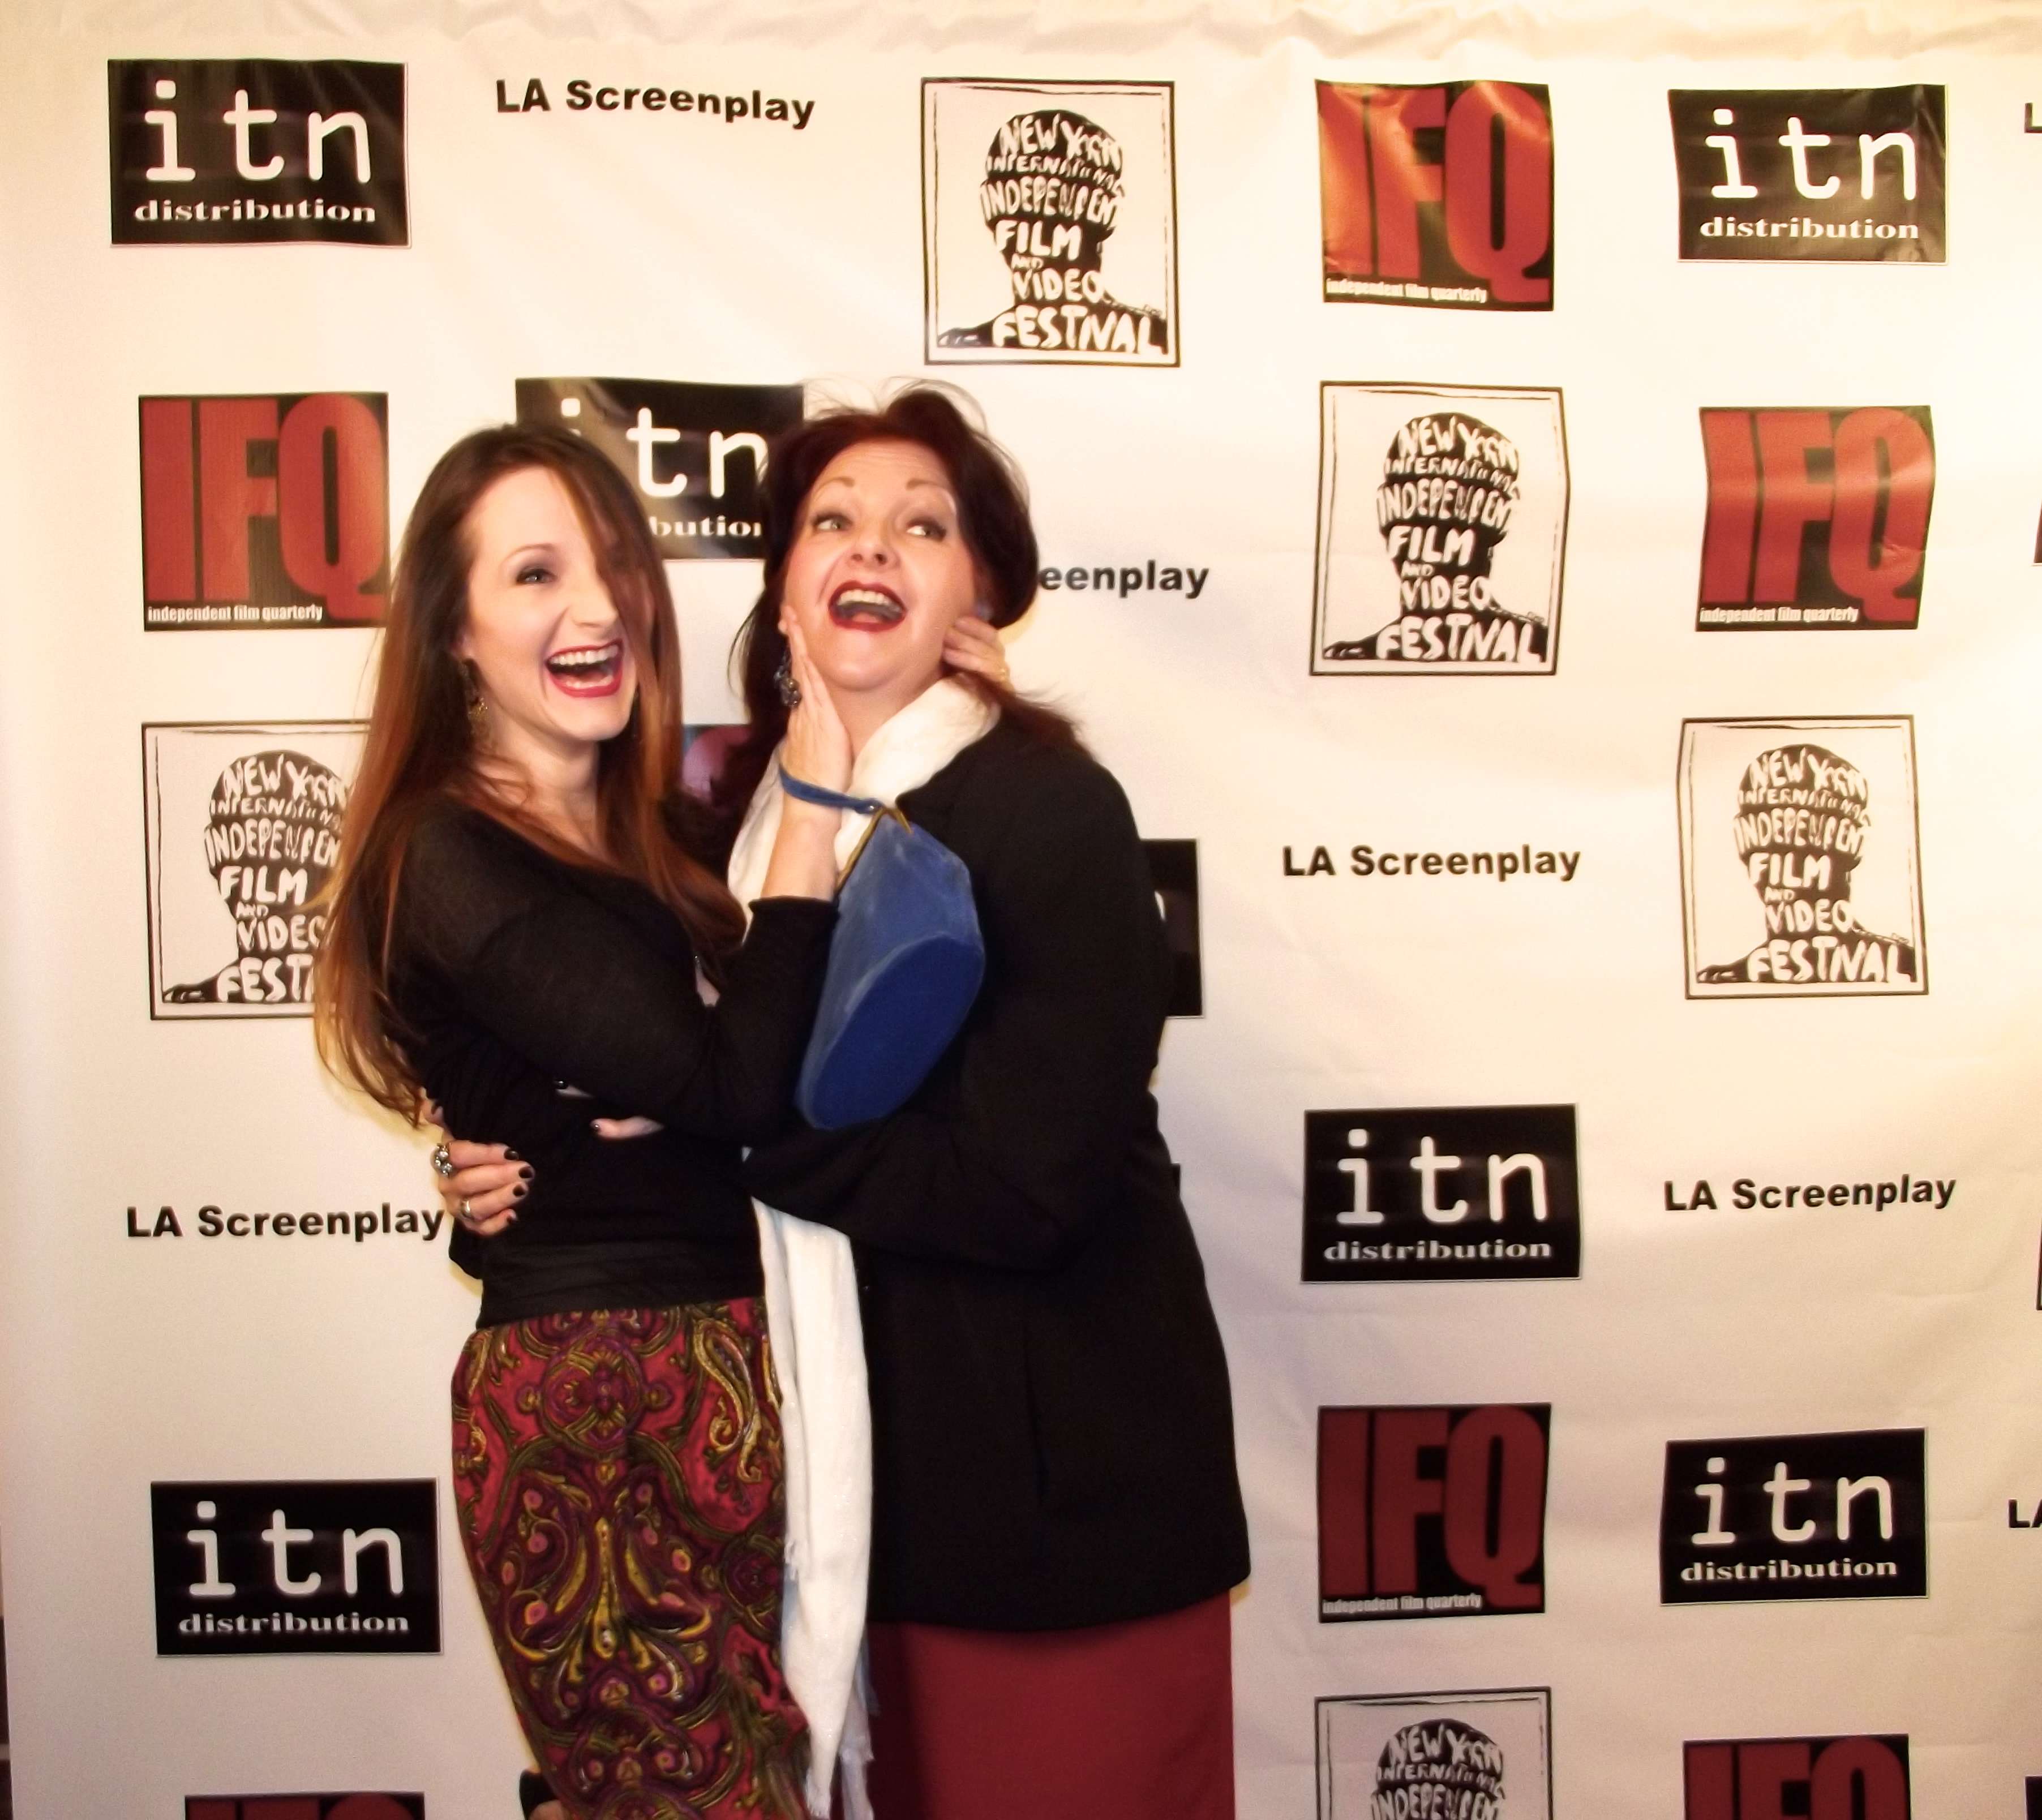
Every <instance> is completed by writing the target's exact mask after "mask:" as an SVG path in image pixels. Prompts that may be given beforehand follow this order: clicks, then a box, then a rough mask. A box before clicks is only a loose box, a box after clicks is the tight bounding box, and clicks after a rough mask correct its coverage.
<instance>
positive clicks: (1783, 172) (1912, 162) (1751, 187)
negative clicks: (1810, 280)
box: [1666, 83, 1943, 265]
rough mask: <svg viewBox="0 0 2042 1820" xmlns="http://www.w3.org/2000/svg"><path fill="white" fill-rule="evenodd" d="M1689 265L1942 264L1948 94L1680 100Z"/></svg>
mask: <svg viewBox="0 0 2042 1820" xmlns="http://www.w3.org/2000/svg"><path fill="white" fill-rule="evenodd" d="M1666 102H1667V106H1668V108H1669V110H1670V112H1671V113H1672V115H1673V162H1674V163H1675V165H1676V166H1677V168H1678V170H1679V172H1680V182H1681V258H1684V259H1822V260H1846V261H1855V262H1869V263H1872V264H1881V265H1898V264H1922V263H1927V264H1931V265H1941V263H1942V260H1943V91H1942V90H1941V88H1940V87H1934V86H1929V85H1928V84H1926V83H1916V84H1914V85H1913V86H1910V87H1906V88H1896V89H1673V90H1669V91H1668V92H1667V96H1666Z"/></svg>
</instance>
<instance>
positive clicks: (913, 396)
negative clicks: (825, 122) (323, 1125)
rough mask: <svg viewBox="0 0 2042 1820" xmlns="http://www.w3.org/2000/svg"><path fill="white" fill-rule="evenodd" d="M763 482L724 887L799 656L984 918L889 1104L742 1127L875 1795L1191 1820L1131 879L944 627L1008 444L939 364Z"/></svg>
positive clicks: (1205, 1352) (1208, 1410)
mask: <svg viewBox="0 0 2042 1820" xmlns="http://www.w3.org/2000/svg"><path fill="white" fill-rule="evenodd" d="M767 488H768V494H769V507H768V515H767V568H766V575H765V586H764V587H763V591H762V592H761V594H760V595H759V601H758V604H757V606H755V608H754V610H753V612H752V614H751V618H750V620H749V621H748V623H747V625H746V627H745V629H744V634H743V638H744V647H743V652H744V660H743V669H744V690H745V699H746V705H747V707H748V709H749V711H750V713H751V726H750V730H749V732H748V736H746V738H745V740H744V742H743V743H742V744H741V745H740V746H739V747H738V748H736V750H735V751H733V753H732V756H731V760H730V763H728V766H727V767H726V768H725V773H724V790H725V799H724V800H725V802H726V804H727V805H728V806H729V807H731V808H732V809H735V808H736V807H737V806H739V805H741V804H743V803H744V801H745V798H746V796H747V794H748V793H749V797H750V804H749V808H748V811H747V812H746V813H745V817H744V825H743V827H742V828H741V829H740V832H739V834H738V836H737V840H736V848H735V851H734V852H733V855H732V862H731V868H730V878H731V879H732V884H733V886H734V887H736V889H738V891H739V893H740V895H743V894H744V889H745V887H746V886H747V885H748V884H749V882H750V881H752V880H754V879H755V878H757V877H759V875H760V874H761V871H762V870H763V867H764V866H766V865H767V863H768V861H769V858H770V855H771V852H772V851H774V842H775V841H776V840H777V839H780V838H783V833H784V830H785V828H786V825H787V817H788V816H790V814H791V813H793V811H794V809H795V808H796V807H797V804H796V801H795V800H794V799H793V797H790V796H789V795H787V794H786V793H785V792H784V791H783V790H782V789H781V788H780V787H779V786H778V769H779V768H782V767H783V768H784V769H785V770H786V771H788V772H790V773H792V774H794V775H795V776H796V777H797V778H799V777H801V776H802V775H803V772H802V769H801V767H802V765H803V763H804V762H805V761H804V759H803V757H802V755H801V750H800V740H799V736H798V732H797V721H798V718H799V716H800V714H801V713H802V712H804V711H805V707H806V705H807V704H808V702H809V691H810V690H811V688H812V687H815V686H820V687H823V688H824V689H826V690H827V691H828V694H830V696H831V698H832V705H833V707H834V709H835V712H836V715H837V716H838V717H839V719H840V720H841V721H842V723H843V725H844V728H845V729H846V731H847V734H848V736H849V738H850V743H851V749H852V751H853V753H854V754H855V763H854V765H853V767H852V776H851V786H850V789H851V793H853V794H855V795H857V796H859V797H878V798H880V799H881V800H883V801H897V802H898V803H899V805H900V806H901V808H902V809H903V810H904V812H905V813H907V815H908V817H909V819H910V820H912V821H913V822H914V823H915V824H916V826H918V827H920V828H924V829H926V830H927V831H928V832H930V833H931V834H933V835H935V836H936V837H937V838H938V839H940V840H941V841H943V843H944V844H945V845H946V846H947V847H950V850H951V851H953V852H954V853H955V854H956V855H958V857H959V858H961V859H962V860H963V861H964V862H965V864H966V867H967V868H968V869H969V872H970V874H971V878H972V884H973V893H974V896H975V897H976V900H977V908H978V914H979V920H980V923H981V929H982V931H983V933H984V936H985V953H986V967H985V984H984V985H983V987H982V988H981V992H980V995H979V997H978V1000H977V1004H975V1005H974V1006H973V1009H972V1011H971V1015H970V1016H969V1019H968V1021H967V1022H966V1025H965V1027H964V1029H963V1030H962V1033H961V1034H959V1036H958V1038H957V1040H956V1042H954V1044H953V1045H952V1046H951V1047H950V1050H949V1051H948V1053H946V1055H945V1056H944V1057H943V1058H942V1059H941V1060H940V1061H939V1062H938V1064H937V1065H936V1067H935V1070H934V1072H933V1073H931V1075H930V1076H929V1078H928V1079H927V1080H926V1081H925V1082H924V1083H923V1085H922V1086H921V1088H920V1089H919V1090H918V1091H917V1092H916V1093H915V1095H913V1096H912V1098H911V1099H909V1100H908V1103H907V1104H906V1105H904V1107H901V1110H900V1111H897V1112H896V1113H894V1114H893V1115H890V1116H889V1117H887V1118H881V1119H879V1120H877V1121H875V1122H872V1123H870V1124H866V1125H861V1126H853V1127H851V1128H849V1129H847V1130H836V1131H821V1130H811V1129H809V1128H808V1127H806V1126H802V1125H800V1124H799V1123H796V1124H794V1125H791V1126H789V1127H787V1128H786V1130H783V1131H782V1132H781V1133H780V1134H777V1135H775V1136H773V1137H771V1138H767V1140H766V1141H763V1143H761V1144H760V1145H758V1146H756V1147H755V1148H754V1149H752V1150H751V1152H750V1153H749V1155H748V1159H747V1163H746V1179H747V1180H748V1182H749V1183H751V1186H752V1187H753V1189H754V1191H755V1193H757V1194H758V1195H759V1196H760V1197H761V1199H763V1200H764V1201H766V1202H770V1203H771V1205H772V1206H775V1207H778V1208H782V1209H784V1210H787V1211H788V1212H790V1213H792V1214H797V1215H799V1216H801V1218H804V1219H806V1220H809V1221H812V1222H820V1224H821V1225H825V1226H829V1227H834V1228H836V1229H837V1230H839V1231H840V1232H841V1233H844V1234H846V1235H847V1237H848V1238H849V1240H850V1241H851V1248H852V1250H853V1252H855V1260H856V1287H857V1294H858V1303H859V1307H860V1310H861V1313H862V1323H863V1340H864V1352H865V1357H866V1366H867V1371H868V1375H869V1379H870V1400H871V1422H872V1505H871V1515H872V1526H873V1527H872V1537H871V1550H872V1554H871V1575H870V1628H869V1631H868V1636H869V1641H870V1661H871V1667H872V1670H873V1678H874V1682H875V1684H876V1688H877V1692H878V1710H877V1714H876V1717H875V1722H874V1758H873V1765H872V1789H873V1795H874V1807H875V1810H876V1811H877V1813H878V1814H879V1815H880V1816H881V1820H1022V1817H1024V1816H1025V1817H1027V1820H1034V1817H1035V1816H1039V1815H1042V1814H1057V1815H1058V1816H1059V1817H1060V1820H1165V1817H1167V1820H1227V1817H1229V1816H1230V1815H1231V1814H1232V1813H1233V1735H1232V1704H1231V1702H1232V1690H1231V1682H1230V1662H1231V1646H1230V1640H1229V1639H1230V1631H1229V1604H1228V1592H1229V1589H1230V1588H1231V1587H1233V1586H1234V1585H1236V1584H1237V1583H1238V1582H1239V1581H1241V1579H1243V1578H1244V1577H1245V1575H1246V1573H1247V1571H1248V1545H1247V1534H1246V1524H1245V1519H1244V1516H1243V1514H1242V1509H1241V1494H1240V1489H1239V1485H1238V1483H1237V1477H1236V1473H1235V1466H1234V1459H1233V1426H1232V1414H1231V1407H1230V1399H1229V1390H1228V1384H1227V1374H1226V1357H1225V1354H1224V1352H1223V1351H1222V1347H1221V1343H1220V1336H1219V1333H1218V1328H1217V1325H1216V1324H1215V1322H1214V1318H1213V1314H1212V1310H1211V1306H1210V1302H1209V1301H1208V1299H1207V1297H1206V1288H1205V1280H1204V1274H1203V1267H1202V1265H1201V1264H1200V1261H1199V1252H1198V1247H1197V1245H1196V1242H1195V1240H1194V1238H1193V1236H1192V1233H1191V1226H1190V1224H1189V1222H1188V1221H1187V1218H1186V1217H1185V1214H1184V1207H1183V1205H1182V1203H1181V1202H1180V1199H1179V1198H1178V1194H1177V1190H1176V1183H1175V1181H1174V1175H1173V1171H1172V1168H1171V1164H1170V1158H1169V1153H1168V1150H1167V1149H1165V1148H1164V1143H1163V1139H1162V1138H1161V1134H1160V1132H1159V1130H1158V1128H1157V1110H1156V1104H1155V1101H1154V1099H1153V1097H1152V1096H1151V1095H1150V1093H1149V1076H1150V1074H1151V1073H1152V1072H1153V1068H1154V1066H1155V1062H1156V1057H1157V1045H1158V1043H1159V1042H1160V1039H1161V1032H1162V1027H1163V1017H1164V1004H1165V992H1166V983H1167V978H1168V968H1167V961H1166V957H1165V951H1164V942H1163V934H1162V929H1161V922H1160V919H1159V917H1158V915H1157V907H1156V901H1155V898H1154V895H1153V889H1152V885H1151V883H1150V880H1149V874H1148V869H1147V865H1146V862H1145V857H1144V855H1143V851H1142V848H1141V842H1140V840H1139V839H1138V836H1137V835H1136V832H1135V828H1134V819H1133V816H1131V814H1130V812H1129V809H1128V805H1127V802H1126V797H1124V796H1123V795H1122V792H1121V790H1120V789H1119V786H1118V785H1117V784H1116V783H1115V782H1114V780H1113V778H1111V776H1110V775H1109V774H1107V772H1106V771H1105V770H1103V768H1102V767H1100V766H1099V764H1098V763H1096V761H1095V760H1094V759H1092V757H1090V756H1089V755H1088V754H1087V753H1086V752H1085V751H1084V748H1083V747H1082V745H1081V744H1080V742H1079V741H1078V739H1077V737H1076V734H1075V732H1074V731H1073V728H1071V726H1070V725H1069V722H1068V721H1065V720H1064V719H1062V718H1061V717H1060V716H1058V715H1057V714H1055V713H1052V712H1050V710H1049V709H1046V708H1044V707H1042V706H1041V705H1037V704H1031V703H1029V702H1025V701H1023V700H1022V699H1020V698H1018V697H1016V696H1015V694H1013V693H1012V692H1011V690H1008V689H1007V688H1006V687H1005V686H1004V683H1002V682H1001V681H1000V679H999V678H998V676H997V674H995V675H991V676H988V675H985V674H984V669H985V667H981V674H980V675H976V676H962V677H961V676H959V675H957V674H955V673H954V672H955V671H957V670H958V668H959V667H960V664H959V662H958V656H957V655H956V653H957V652H958V650H960V649H967V650H968V649H970V648H973V643H974V642H975V641H973V640H969V639H967V640H963V641H962V643H961V640H960V634H959V630H958V629H959V628H960V627H961V626H964V625H973V624H977V625H980V626H981V627H983V626H985V625H991V626H995V627H997V626H1004V625H1009V624H1011V622H1012V621H1014V620H1015V619H1017V618H1019V616H1020V615H1021V614H1022V613H1023V611H1024V610H1026V609H1027V606H1028V605H1029V604H1030V602H1031V600H1032V598H1033V597H1034V591H1035V575H1036V562H1037V555H1036V543H1035V535H1034V530H1033V528H1032V526H1031V523H1030V520H1029V514H1028V508H1027V498H1026V495H1025V492H1024V491H1023V486H1022V484H1021V480H1020V477H1019V474H1018V472H1016V471H1015V469H1014V468H1013V467H1012V465H1011V463H1010V462H1009V461H1008V459H1007V458H1006V457H1005V456H1004V453H1002V452H1001V451H1000V449H998V447H997V446H996V445H994V444H993V443H992V442H991V441H990V439H989V438H988V437H987V436H986V435H985V433H984V432H983V431H982V430H980V429H978V428H977V426H975V425H974V424H973V423H972V422H970V421H969V419H967V418H966V416H965V415H964V414H963V413H962V412H961V411H959V410H958V407H957V405H956V404H955V403H954V402H953V400H952V398H951V396H950V395H949V394H948V393H946V392H945V391H943V390H942V389H940V388H935V387H931V386H913V387H910V388H906V389H905V390H903V391H902V392H899V393H897V395H896V396H894V397H893V399H892V400H891V401H890V402H889V403H887V404H886V405H885V407H883V408H881V409H880V410H878V411H859V412H840V413H837V414H835V415H829V416H825V417H821V418H818V419H811V420H809V422H805V423H803V424H801V425H800V426H797V427H796V428H794V429H793V430H790V431H789V432H787V433H786V434H784V435H783V436H782V438H779V439H778V441H777V442H776V443H775V444H774V449H773V451H772V456H771V464H770V466H769V468H768V479H767ZM790 671H791V672H792V673H793V674H792V680H793V681H794V682H795V683H797V685H798V690H799V694H800V699H801V703H802V706H801V707H800V708H797V709H794V710H793V713H792V714H791V715H790V710H789V708H788V705H787V696H788V694H790V693H792V691H790V690H786V689H785V688H783V684H784V683H786V681H788V680H789V673H790ZM812 677H813V679H816V680H814V681H811V678H812ZM809 781H810V782H814V781H816V780H814V779H813V778H811V779H809ZM858 819H859V818H853V817H848V816H847V826H846V828H844V829H843V831H842V832H841V833H840V835H839V842H840V843H849V842H850V841H851V840H854V839H855V838H856V835H857V833H858V825H857V823H858ZM454 1129H457V1130H461V1131H464V1132H465V1133H466V1134H468V1135H469V1136H471V1137H480V1136H485V1135H490V1134H491V1130H490V1128H489V1127H488V1126H477V1125H474V1124H472V1123H461V1124H458V1125H457V1126H455V1127H454ZM618 1148H619V1149H630V1148H631V1146H630V1145H628V1144H625V1145H618ZM456 1160H457V1162H459V1163H461V1164H464V1165H473V1166H472V1167H464V1168H462V1169H461V1170H460V1171H459V1172H457V1175H456V1176H455V1177H454V1178H453V1183H451V1184H449V1186H450V1187H453V1188H455V1189H457V1190H458V1191H459V1192H460V1193H462V1194H468V1195H483V1196H484V1197H485V1199H484V1200H483V1202H481V1203H480V1205H482V1206H484V1208H485V1209H488V1210H493V1209H494V1208H495V1207H497V1206H501V1205H503V1204H504V1202H503V1201H502V1200H501V1199H499V1197H500V1196H502V1195H504V1194H506V1193H507V1191H508V1189H507V1186H506V1185H505V1183H504V1180H503V1175H502V1174H501V1173H500V1172H501V1171H503V1169H504V1168H506V1165H503V1164H499V1163H498V1162H496V1161H495V1159H494V1155H493V1153H491V1152H488V1151H487V1150H485V1149H482V1148H480V1147H477V1146H472V1145H462V1146H459V1147H457V1157H456Z"/></svg>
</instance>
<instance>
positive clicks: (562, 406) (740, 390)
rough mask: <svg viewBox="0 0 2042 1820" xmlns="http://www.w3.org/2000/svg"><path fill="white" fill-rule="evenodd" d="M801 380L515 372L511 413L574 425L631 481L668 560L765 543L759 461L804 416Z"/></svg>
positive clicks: (760, 547) (757, 552)
mask: <svg viewBox="0 0 2042 1820" xmlns="http://www.w3.org/2000/svg"><path fill="white" fill-rule="evenodd" d="M802 396H803V394H802V391H801V387H799V386H798V385H700V384H694V383H693V382H692V381H690V380H663V379H521V380H518V422H520V423H528V424H549V425H553V426H556V427H558V428H560V429H564V430H572V431H573V432H574V433H575V434H576V435H577V436H580V437H583V438H586V439H587V441H588V442H592V443H594V444H595V446H596V447H597V448H598V449H601V450H602V453H604V454H606V456H608V457H610V461H611V462H612V463H613V464H614V465H615V467H616V468H617V469H618V472H620V473H621V474H622V475H623V476H624V477H625V480H629V482H630V483H631V484H632V485H633V487H635V488H637V490H638V499H639V503H641V505H643V506H644V508H645V522H646V523H647V524H648V526H651V528H652V539H653V541H654V542H655V543H656V544H657V545H659V547H660V555H661V556H665V557H667V558H668V559H669V560H675V561H686V560H691V559H696V558H716V557H740V556H742V557H751V558H752V559H755V560H756V559H757V558H759V557H762V556H764V555H765V553H766V485H765V483H766V461H767V447H768V445H770V444H771V442H772V440H773V438H774V437H775V436H777V435H778V434H779V433H780V432H781V431H782V430H789V429H791V428H793V426H794V425H795V424H797V423H798V422H801V409H802Z"/></svg>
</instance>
